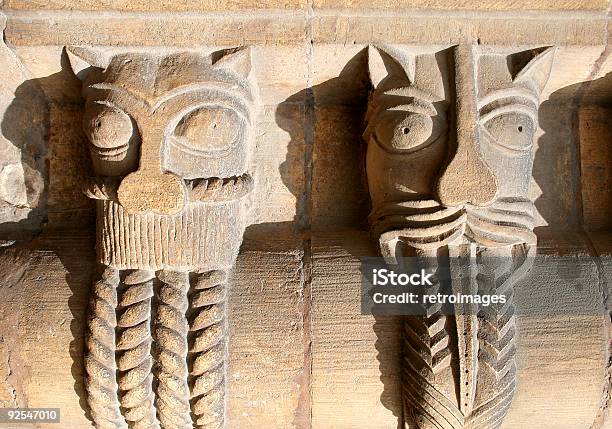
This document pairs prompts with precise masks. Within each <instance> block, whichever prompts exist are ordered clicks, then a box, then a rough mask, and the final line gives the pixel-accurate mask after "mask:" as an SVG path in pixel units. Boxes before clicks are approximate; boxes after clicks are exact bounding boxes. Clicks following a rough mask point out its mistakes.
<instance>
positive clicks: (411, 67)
mask: <svg viewBox="0 0 612 429" xmlns="http://www.w3.org/2000/svg"><path fill="white" fill-rule="evenodd" d="M368 70H369V73H370V80H371V82H372V86H373V87H374V88H378V86H379V85H380V83H381V82H382V81H383V80H386V79H401V80H405V81H407V82H406V83H412V82H414V73H415V61H414V58H412V57H411V56H409V55H407V54H405V53H403V52H401V51H399V50H397V49H394V48H392V47H389V46H386V47H384V48H382V47H378V46H368Z"/></svg>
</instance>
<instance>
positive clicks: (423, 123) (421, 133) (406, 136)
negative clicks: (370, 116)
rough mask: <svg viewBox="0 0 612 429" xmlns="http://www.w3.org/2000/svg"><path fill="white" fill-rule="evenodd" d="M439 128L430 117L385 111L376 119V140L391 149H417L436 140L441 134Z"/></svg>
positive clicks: (413, 113) (420, 114)
mask: <svg viewBox="0 0 612 429" xmlns="http://www.w3.org/2000/svg"><path fill="white" fill-rule="evenodd" d="M441 128H442V127H441V126H439V124H438V123H437V121H435V120H434V118H432V117H431V116H430V115H426V114H423V113H415V112H407V111H403V110H387V111H384V112H382V113H381V114H380V115H379V117H378V121H377V125H376V138H377V139H378V141H379V142H380V143H381V144H382V145H384V146H387V147H389V148H391V149H395V150H409V149H417V148H420V147H421V146H425V145H428V144H429V143H431V142H433V141H434V140H435V139H437V138H438V137H439V136H440V133H441V132H442V129H441Z"/></svg>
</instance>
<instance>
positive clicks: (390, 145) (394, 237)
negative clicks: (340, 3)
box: [364, 46, 552, 254]
mask: <svg viewBox="0 0 612 429" xmlns="http://www.w3.org/2000/svg"><path fill="white" fill-rule="evenodd" d="M450 52H454V61H451V59H452V56H451V55H450V54H449V51H443V52H438V53H435V54H434V53H416V54H412V55H408V54H406V53H404V52H402V51H399V50H396V49H394V48H392V47H391V48H385V50H383V49H378V48H370V57H369V62H370V75H371V77H372V82H373V84H374V87H375V90H374V92H373V94H372V98H371V103H370V108H369V111H368V115H367V128H366V131H365V133H364V138H365V139H366V141H367V142H368V151H367V161H366V167H367V173H368V183H369V188H370V195H371V198H372V205H373V210H372V213H371V215H370V222H371V224H372V227H373V229H374V233H375V235H376V236H380V244H381V250H383V253H388V254H391V253H393V249H394V248H395V246H396V245H397V244H398V242H400V241H401V242H403V243H404V244H408V245H409V246H412V247H416V248H435V247H438V246H441V245H445V244H450V243H455V244H457V243H465V242H474V243H478V244H480V245H484V246H492V247H495V246H504V245H509V244H517V243H534V242H535V236H534V235H533V232H532V229H533V213H532V212H533V209H534V207H533V203H532V202H531V201H530V200H529V198H528V189H529V182H530V179H531V171H532V165H533V148H532V145H533V138H534V135H535V133H536V131H537V129H538V121H537V109H538V105H539V95H540V92H541V90H542V88H543V86H544V84H545V83H546V80H547V78H548V74H549V72H550V67H551V62H552V50H550V49H549V50H544V51H529V52H524V53H519V54H515V55H511V56H506V55H495V54H488V53H479V52H477V50H476V48H474V47H471V46H459V47H456V48H454V49H453V50H452V51H450ZM451 64H452V65H451ZM451 82H454V85H451ZM453 87H454V88H453ZM451 101H454V103H452V102H451Z"/></svg>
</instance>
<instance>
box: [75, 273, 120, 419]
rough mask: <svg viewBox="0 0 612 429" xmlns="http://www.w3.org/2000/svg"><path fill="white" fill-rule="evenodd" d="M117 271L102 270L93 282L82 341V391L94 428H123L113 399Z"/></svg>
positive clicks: (117, 399) (117, 407)
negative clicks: (83, 372)
mask: <svg viewBox="0 0 612 429" xmlns="http://www.w3.org/2000/svg"><path fill="white" fill-rule="evenodd" d="M118 285H119V271H118V270H116V269H114V268H111V267H104V268H103V271H102V273H101V275H100V279H99V280H98V281H96V282H94V284H93V287H92V290H91V295H90V301H89V316H88V319H87V330H88V332H87V334H86V339H85V346H86V354H85V371H86V377H85V388H86V390H87V393H88V397H87V402H88V404H89V408H90V411H91V416H92V418H93V420H94V422H95V424H96V427H97V428H98V429H117V428H121V429H123V428H127V424H126V422H125V420H124V419H123V417H122V416H121V410H120V406H119V398H118V397H117V381H116V372H117V365H116V362H115V349H116V347H115V327H116V326H117V318H116V314H115V308H116V307H117V287H118Z"/></svg>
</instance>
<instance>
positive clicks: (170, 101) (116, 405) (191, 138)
mask: <svg viewBox="0 0 612 429" xmlns="http://www.w3.org/2000/svg"><path fill="white" fill-rule="evenodd" d="M68 55H69V58H70V62H71V64H72V67H73V70H74V72H75V74H76V75H77V76H78V77H79V78H80V79H81V80H82V82H83V97H84V99H85V111H84V115H83V117H84V120H83V129H84V131H85V134H86V135H87V137H88V139H89V148H90V153H91V159H92V161H93V167H94V171H93V173H94V177H93V178H92V179H91V182H90V183H87V184H85V193H86V194H87V195H88V196H89V197H90V198H92V199H95V200H96V206H97V255H98V262H99V264H100V276H99V278H98V279H97V281H95V282H94V284H93V287H92V289H91V301H90V313H89V317H88V321H87V323H88V333H87V338H86V343H85V344H86V356H85V370H86V388H87V394H88V404H89V407H90V411H91V416H92V418H93V420H94V422H95V425H96V427H98V428H124V427H134V428H136V427H139V428H140V427H143V428H144V427H147V428H148V427H151V428H154V427H161V428H192V427H194V428H207V429H212V428H223V427H225V402H226V393H225V390H226V387H225V386H226V380H227V326H226V317H227V311H226V305H225V301H226V293H227V280H228V272H229V270H230V269H231V267H232V265H233V263H234V261H235V258H236V256H237V254H238V250H239V246H240V243H241V241H242V235H243V232H244V229H245V227H246V225H247V222H248V220H247V219H248V213H247V212H248V207H249V206H250V198H249V196H250V195H251V194H252V192H253V179H252V177H251V175H250V173H249V168H250V162H251V152H252V141H251V135H252V127H253V121H254V118H255V113H256V109H257V96H256V93H257V91H256V86H255V84H254V82H253V80H252V77H251V52H250V49H249V48H238V49H229V50H224V51H220V52H214V53H212V54H200V53H194V52H171V53H168V52H162V53H160V52H128V53H120V54H114V55H110V56H104V55H98V54H97V53H95V52H93V51H91V50H88V49H83V48H69V49H68Z"/></svg>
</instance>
